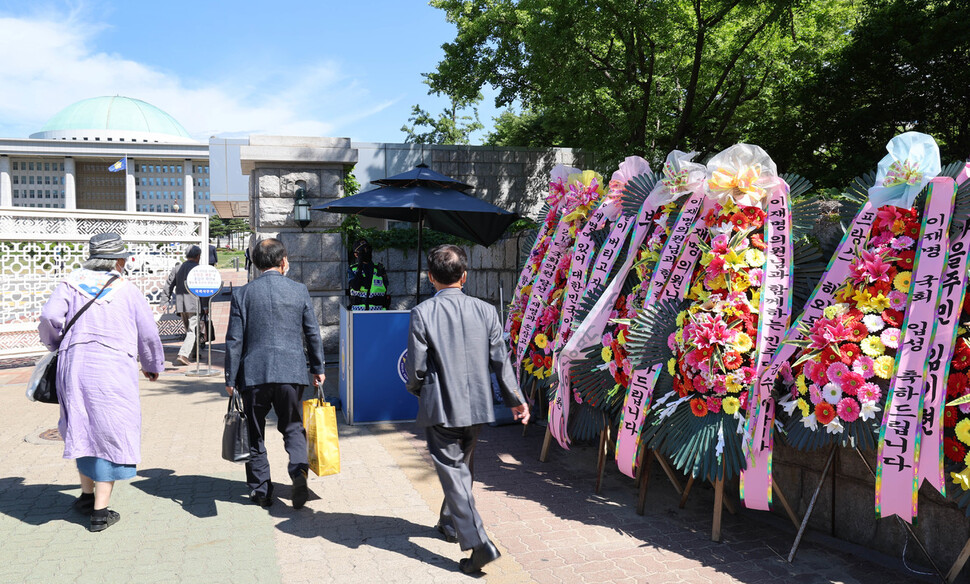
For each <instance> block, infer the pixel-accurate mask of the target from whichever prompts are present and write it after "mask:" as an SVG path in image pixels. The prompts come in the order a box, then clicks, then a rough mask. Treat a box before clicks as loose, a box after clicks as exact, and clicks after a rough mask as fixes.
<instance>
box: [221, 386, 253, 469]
mask: <svg viewBox="0 0 970 584" xmlns="http://www.w3.org/2000/svg"><path fill="white" fill-rule="evenodd" d="M223 424H224V427H223V429H222V458H223V459H225V460H228V461H229V462H248V461H249V425H248V424H247V420H246V414H244V413H243V406H242V398H241V397H239V389H238V388H237V389H236V390H235V391H233V392H232V395H231V396H229V408H228V411H227V412H226V416H225V418H223Z"/></svg>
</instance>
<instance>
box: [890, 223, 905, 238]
mask: <svg viewBox="0 0 970 584" xmlns="http://www.w3.org/2000/svg"><path fill="white" fill-rule="evenodd" d="M891 229H892V230H893V233H894V234H896V235H900V234H902V232H903V231H906V223H904V222H903V220H902V219H896V220H895V221H893V226H892V228H891Z"/></svg>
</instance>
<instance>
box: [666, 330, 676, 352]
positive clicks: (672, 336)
mask: <svg viewBox="0 0 970 584" xmlns="http://www.w3.org/2000/svg"><path fill="white" fill-rule="evenodd" d="M667 347H669V348H670V350H671V351H676V350H677V333H670V336H669V337H667Z"/></svg>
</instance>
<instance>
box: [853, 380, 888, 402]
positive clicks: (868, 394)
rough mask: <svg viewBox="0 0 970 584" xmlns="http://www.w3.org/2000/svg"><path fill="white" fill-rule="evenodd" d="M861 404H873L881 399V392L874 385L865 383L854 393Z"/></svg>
mask: <svg viewBox="0 0 970 584" xmlns="http://www.w3.org/2000/svg"><path fill="white" fill-rule="evenodd" d="M856 395H857V396H858V397H859V401H861V402H875V401H879V398H881V397H882V390H881V389H879V386H878V385H876V384H875V383H866V384H863V386H862V387H860V388H859V391H858V392H857V393H856Z"/></svg>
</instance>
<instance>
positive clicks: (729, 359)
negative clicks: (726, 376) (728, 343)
mask: <svg viewBox="0 0 970 584" xmlns="http://www.w3.org/2000/svg"><path fill="white" fill-rule="evenodd" d="M742 362H743V360H742V359H741V354H740V353H738V352H737V351H728V352H727V353H725V354H724V366H725V367H727V368H728V369H730V370H734V369H737V368H738V367H740V366H741V363H742Z"/></svg>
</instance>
